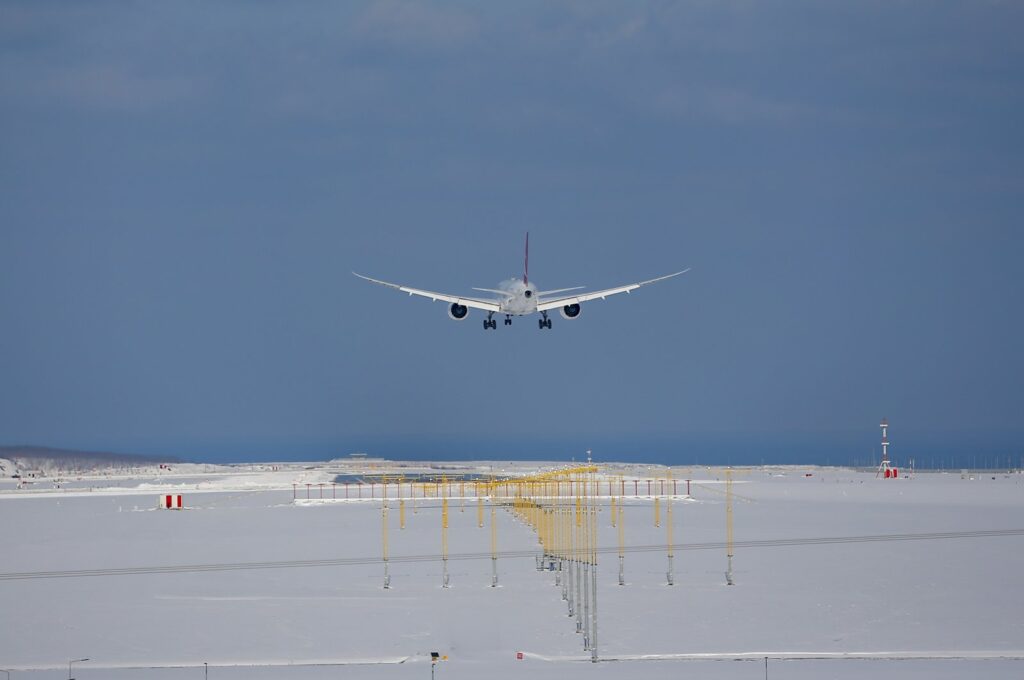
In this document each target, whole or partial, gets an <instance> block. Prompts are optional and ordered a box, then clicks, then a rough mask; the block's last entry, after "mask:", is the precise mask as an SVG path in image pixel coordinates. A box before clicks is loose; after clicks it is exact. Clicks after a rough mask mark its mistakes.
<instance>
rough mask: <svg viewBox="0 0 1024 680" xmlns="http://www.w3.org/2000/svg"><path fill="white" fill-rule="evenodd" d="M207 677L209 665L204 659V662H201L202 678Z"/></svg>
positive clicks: (208, 675)
mask: <svg viewBox="0 0 1024 680" xmlns="http://www.w3.org/2000/svg"><path fill="white" fill-rule="evenodd" d="M208 677H210V667H209V665H208V664H207V663H206V662H205V661H204V662H203V678H208Z"/></svg>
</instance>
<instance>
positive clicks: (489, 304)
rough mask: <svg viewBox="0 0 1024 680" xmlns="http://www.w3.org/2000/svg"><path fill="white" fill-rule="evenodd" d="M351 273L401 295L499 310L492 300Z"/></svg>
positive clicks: (488, 310)
mask: <svg viewBox="0 0 1024 680" xmlns="http://www.w3.org/2000/svg"><path fill="white" fill-rule="evenodd" d="M352 273H353V274H355V275H356V276H358V277H359V278H361V279H366V280H367V281H369V282H370V283H376V284H378V285H381V286H387V287H388V288H394V289H395V290H400V291H402V292H403V293H408V294H409V295H418V296H420V297H425V298H430V299H431V300H433V301H435V302H437V301H438V300H441V301H442V302H449V303H457V304H460V305H463V306H465V307H472V308H473V309H482V310H484V311H487V312H497V311H499V310H500V308H499V307H498V303H497V302H496V301H494V300H481V299H479V298H471V297H462V296H461V295H448V294H446V293H435V292H433V291H430V290H420V289H419V288H410V287H409V286H401V285H399V284H397V283H390V282H388V281H381V280H379V279H371V278H370V277H369V276H363V275H362V274H356V273H355V272H352Z"/></svg>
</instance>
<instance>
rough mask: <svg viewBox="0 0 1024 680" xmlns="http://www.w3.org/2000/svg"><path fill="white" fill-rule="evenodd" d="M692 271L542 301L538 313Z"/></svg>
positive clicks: (615, 293) (622, 291)
mask: <svg viewBox="0 0 1024 680" xmlns="http://www.w3.org/2000/svg"><path fill="white" fill-rule="evenodd" d="M688 271H690V269H689V267H687V268H686V269H684V270H682V271H678V272H675V273H674V274H666V275H665V276H659V277H658V278H656V279H648V280H647V281H640V282H638V283H631V284H629V285H626V286H619V287H617V288H606V289H604V290H595V291H594V292H592V293H581V294H579V295H570V296H568V297H560V298H555V299H553V300H540V301H538V302H537V311H538V312H546V311H549V310H552V309H558V308H559V307H564V306H565V305H577V304H580V303H581V302H587V301H588V300H597V299H598V298H600V299H602V300H604V299H605V298H606V297H611V296H612V295H618V294H619V293H628V292H630V291H634V290H636V289H637V288H640V287H641V286H646V285H648V284H651V283H657V282H658V281H664V280H665V279H671V278H672V277H673V276H679V275H680V274H685V273H686V272H688Z"/></svg>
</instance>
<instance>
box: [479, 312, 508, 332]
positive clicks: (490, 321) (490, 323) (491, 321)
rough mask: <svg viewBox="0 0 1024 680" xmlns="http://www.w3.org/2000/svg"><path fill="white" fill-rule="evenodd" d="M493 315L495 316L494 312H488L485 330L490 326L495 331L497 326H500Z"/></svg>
mask: <svg viewBox="0 0 1024 680" xmlns="http://www.w3.org/2000/svg"><path fill="white" fill-rule="evenodd" d="M493 316H494V312H487V318H486V319H484V330H485V331H486V330H487V329H488V328H489V329H491V330H492V331H493V330H494V329H495V328H497V327H498V322H497V321H495V320H494V319H492V318H491V317H493ZM506 323H507V322H506Z"/></svg>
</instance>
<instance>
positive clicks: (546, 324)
mask: <svg viewBox="0 0 1024 680" xmlns="http://www.w3.org/2000/svg"><path fill="white" fill-rule="evenodd" d="M541 316H543V317H544V318H542V319H539V320H538V321H537V325H538V326H539V327H540V329H541V330H544V329H545V328H551V319H549V318H548V313H547V312H541Z"/></svg>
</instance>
